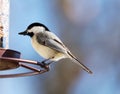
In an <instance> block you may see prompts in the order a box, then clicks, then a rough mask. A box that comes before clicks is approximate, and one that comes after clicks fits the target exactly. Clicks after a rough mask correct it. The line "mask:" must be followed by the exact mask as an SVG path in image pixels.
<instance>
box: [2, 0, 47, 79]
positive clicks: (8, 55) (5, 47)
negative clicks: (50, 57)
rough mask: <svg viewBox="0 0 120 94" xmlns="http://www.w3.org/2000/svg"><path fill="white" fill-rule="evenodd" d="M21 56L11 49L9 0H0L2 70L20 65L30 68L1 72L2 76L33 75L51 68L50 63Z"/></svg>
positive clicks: (16, 67)
mask: <svg viewBox="0 0 120 94" xmlns="http://www.w3.org/2000/svg"><path fill="white" fill-rule="evenodd" d="M20 56H21V53H20V52H19V51H15V50H11V49H9V0H0V71H6V70H11V69H18V68H20V67H24V68H26V69H29V70H30V71H29V72H25V73H17V74H16V73H13V74H1V73H0V78H10V77H21V76H32V75H37V74H42V73H45V72H47V71H48V70H49V65H45V64H43V63H40V62H37V61H31V60H25V59H20ZM28 64H29V65H28ZM30 64H32V65H36V66H39V67H40V68H39V69H38V68H35V67H32V66H30ZM41 68H43V69H41Z"/></svg>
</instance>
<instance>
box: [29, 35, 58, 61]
mask: <svg viewBox="0 0 120 94" xmlns="http://www.w3.org/2000/svg"><path fill="white" fill-rule="evenodd" d="M31 42H32V46H33V48H34V49H35V51H36V52H37V53H38V54H39V55H41V56H42V57H44V58H46V59H48V58H52V57H54V56H55V54H57V53H58V52H57V51H56V50H53V49H51V48H49V47H47V46H44V45H41V44H39V43H38V42H37V41H36V39H35V37H33V38H32V41H31Z"/></svg>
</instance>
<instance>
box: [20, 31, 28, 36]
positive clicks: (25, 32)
mask: <svg viewBox="0 0 120 94" xmlns="http://www.w3.org/2000/svg"><path fill="white" fill-rule="evenodd" d="M18 34H19V35H28V33H27V31H24V32H20V33H18Z"/></svg>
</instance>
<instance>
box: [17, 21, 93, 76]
mask: <svg viewBox="0 0 120 94" xmlns="http://www.w3.org/2000/svg"><path fill="white" fill-rule="evenodd" d="M19 34H20V35H28V36H30V37H31V42H32V46H33V48H34V49H35V50H36V52H37V53H38V54H39V55H41V56H42V57H44V58H45V59H47V60H48V59H49V60H51V61H54V62H55V61H58V60H60V59H63V58H70V59H71V60H73V61H74V62H76V63H77V64H78V65H80V66H81V67H82V69H84V70H85V71H86V72H88V73H90V74H91V73H92V71H91V70H90V69H89V68H87V67H86V66H85V65H83V64H82V63H81V62H80V61H79V60H78V59H77V58H76V57H75V56H74V55H73V54H72V53H71V52H70V50H69V49H68V48H67V47H66V46H65V45H64V44H63V42H62V41H61V40H60V39H59V38H58V37H57V36H56V35H55V34H54V33H52V32H50V30H49V29H48V28H47V27H46V26H45V25H44V24H41V23H32V24H30V25H29V26H28V27H27V29H26V30H25V31H24V32H20V33H19Z"/></svg>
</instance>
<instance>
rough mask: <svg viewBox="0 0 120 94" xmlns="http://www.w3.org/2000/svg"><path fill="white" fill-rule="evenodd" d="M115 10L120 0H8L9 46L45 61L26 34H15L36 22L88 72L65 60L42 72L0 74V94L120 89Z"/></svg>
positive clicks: (119, 18) (119, 27)
mask: <svg viewBox="0 0 120 94" xmlns="http://www.w3.org/2000/svg"><path fill="white" fill-rule="evenodd" d="M119 9H120V0H11V1H10V40H9V41H10V49H14V50H17V51H20V52H21V53H22V56H21V57H22V58H24V59H30V60H37V61H42V60H44V58H42V57H40V56H39V55H38V54H37V53H36V52H35V51H34V49H33V48H32V46H31V42H30V38H29V37H24V36H19V35H18V33H19V32H21V31H24V30H25V29H26V27H27V26H28V25H29V24H31V23H32V22H40V23H43V24H45V25H46V26H47V27H48V28H49V29H50V30H51V31H52V32H54V33H55V34H56V35H58V36H59V37H60V39H61V40H62V41H63V42H64V43H65V44H66V46H67V47H68V48H69V49H70V50H71V52H72V53H73V54H74V55H75V56H76V57H78V58H79V60H81V62H83V63H84V64H85V65H86V66H87V67H89V68H90V69H91V70H92V71H93V74H92V75H90V74H88V73H86V72H85V71H83V70H82V69H81V68H80V67H79V66H77V65H76V64H75V63H72V62H71V61H70V60H69V59H65V60H61V61H59V62H57V63H54V64H52V65H51V70H50V71H49V72H47V73H44V74H42V75H36V76H30V77H21V78H9V79H0V94H120V84H119V83H120V63H119V62H120V58H119V57H120V42H119V40H120V11H119ZM13 71H16V70H13ZM17 71H18V72H19V71H20V72H24V69H20V70H17ZM7 72H8V73H9V71H7ZM1 73H2V72H1Z"/></svg>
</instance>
